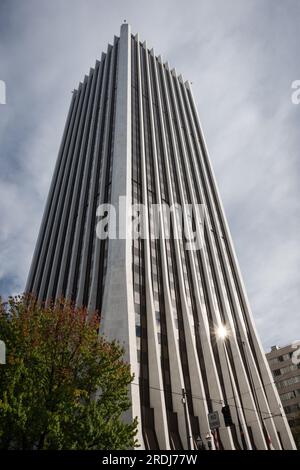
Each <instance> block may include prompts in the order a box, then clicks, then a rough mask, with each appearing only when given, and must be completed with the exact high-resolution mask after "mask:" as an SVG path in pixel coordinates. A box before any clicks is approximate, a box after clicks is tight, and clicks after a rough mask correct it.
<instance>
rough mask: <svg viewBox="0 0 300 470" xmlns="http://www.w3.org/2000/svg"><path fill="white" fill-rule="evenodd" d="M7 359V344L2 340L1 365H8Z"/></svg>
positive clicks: (0, 342) (0, 347)
mask: <svg viewBox="0 0 300 470" xmlns="http://www.w3.org/2000/svg"><path fill="white" fill-rule="evenodd" d="M5 359H6V358H5V343H4V341H1V339H0V364H6V360H5Z"/></svg>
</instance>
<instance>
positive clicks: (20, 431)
mask: <svg viewBox="0 0 300 470" xmlns="http://www.w3.org/2000/svg"><path fill="white" fill-rule="evenodd" d="M98 329H99V319H98V317H97V316H96V315H94V316H92V317H89V319H88V320H87V312H86V310H85V309H83V308H82V309H78V308H75V307H74V306H73V305H72V304H71V303H69V302H67V301H65V300H60V301H59V302H57V303H55V304H51V305H47V306H45V305H44V306H43V305H40V304H38V303H37V302H36V301H35V300H34V299H33V298H32V297H28V296H27V297H25V296H18V297H16V298H10V300H9V302H8V303H7V304H3V303H2V302H1V298H0V338H1V339H2V340H3V341H5V343H6V351H7V364H6V365H2V366H0V449H108V450H113V449H127V448H129V447H133V446H134V445H136V441H135V435H136V426H137V422H136V420H135V421H134V422H133V423H131V424H125V423H124V422H123V421H122V419H121V415H122V414H123V413H124V412H125V411H126V410H127V409H128V408H129V407H130V401H129V399H128V385H129V384H130V383H131V381H132V379H133V377H132V375H131V374H130V368H129V365H128V364H126V363H125V362H124V361H123V359H122V356H123V350H122V349H121V347H120V346H119V344H118V343H116V342H111V343H110V342H108V341H107V340H105V339H104V338H103V337H101V336H100V337H99V335H98Z"/></svg>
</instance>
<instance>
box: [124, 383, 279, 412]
mask: <svg viewBox="0 0 300 470" xmlns="http://www.w3.org/2000/svg"><path fill="white" fill-rule="evenodd" d="M131 384H132V385H137V386H138V387H139V386H140V384H138V383H136V382H131ZM149 388H151V389H152V390H157V391H158V392H164V393H170V394H172V395H178V396H180V397H182V393H179V392H174V391H171V390H166V389H163V388H158V387H153V386H150V385H149ZM186 396H187V397H191V398H194V399H196V400H202V401H206V402H207V401H208V400H207V398H203V397H198V396H197V395H192V394H191V393H187V392H186ZM232 398H233V397H229V398H228V400H230V399H232ZM210 401H212V402H214V403H217V404H218V405H223V404H224V400H221V399H217V398H210ZM227 404H228V403H227ZM228 406H230V407H231V408H238V409H241V410H246V411H252V412H255V413H257V409H255V408H246V407H244V406H238V405H237V406H235V405H229V404H228ZM261 413H264V414H266V415H268V416H267V418H265V419H268V418H275V417H277V416H282V415H281V414H273V413H269V412H268V411H261Z"/></svg>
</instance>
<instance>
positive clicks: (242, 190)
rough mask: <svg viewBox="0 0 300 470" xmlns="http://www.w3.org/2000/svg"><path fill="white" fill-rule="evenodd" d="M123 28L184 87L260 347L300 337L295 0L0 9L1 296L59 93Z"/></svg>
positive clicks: (40, 175)
mask: <svg viewBox="0 0 300 470" xmlns="http://www.w3.org/2000/svg"><path fill="white" fill-rule="evenodd" d="M124 19H126V20H127V21H128V22H129V23H130V24H131V26H132V31H133V32H134V33H136V32H139V33H140V36H141V39H142V40H147V41H148V44H149V46H153V47H154V49H155V52H156V53H157V54H162V56H163V58H164V59H165V60H168V61H169V62H170V65H171V66H172V67H176V70H177V72H178V73H182V74H183V77H184V78H185V79H189V80H191V81H192V82H193V88H194V94H195V96H196V101H197V104H198V110H199V114H200V118H201V121H202V125H203V128H204V133H205V135H206V139H207V143H208V147H209V151H210V156H211V159H212V162H213V166H214V169H215V172H216V176H217V180H218V184H219V188H220V192H221V196H222V199H223V203H224V206H225V210H226V214H227V217H228V220H229V225H230V229H231V233H232V236H233V240H234V244H235V248H236V251H237V255H238V258H239V262H240V266H241V270H242V273H243V277H244V281H245V284H246V288H247V292H248V295H249V298H250V302H251V306H252V310H253V314H254V317H255V321H256V325H257V327H258V330H259V333H260V336H261V339H262V342H263V345H264V347H265V349H266V350H268V349H269V347H270V346H271V345H273V344H280V345H284V344H287V343H288V342H290V341H292V340H296V339H300V320H299V313H300V308H299V307H300V268H299V267H300V246H299V232H300V185H299V182H300V159H299V153H300V151H299V149H300V145H299V144H300V132H299V131H300V105H295V104H292V101H291V93H292V89H291V83H292V82H293V81H294V80H296V79H300V62H299V45H300V1H299V0H280V1H279V0H257V1H255V0H221V1H217V0H214V1H213V0H194V1H189V0H186V1H174V0H172V1H165V0H159V1H156V0H150V1H149V0H147V1H143V0H134V1H127V0H122V1H113V0H110V1H101V0H61V1H58V0H51V1H44V0H36V1H34V0H23V1H21V0H19V1H16V0H0V80H4V81H5V82H6V87H7V104H6V105H0V143H1V146H0V220H1V223H0V294H2V296H7V295H9V294H16V293H20V292H22V291H23V289H24V286H25V281H26V277H27V273H28V270H29V265H30V261H31V257H32V253H33V249H34V245H35V241H36V238H37V233H38V229H39V225H40V222H41V218H42V213H43V208H44V205H45V199H46V196H47V192H48V188H49V185H50V179H51V176H52V172H53V169H54V164H55V160H56V157H57V152H58V147H59V143H60V139H61V136H62V132H63V126H64V122H65V118H66V114H67V110H68V107H69V103H70V99H71V91H72V89H73V88H74V87H77V85H78V82H79V81H80V80H81V79H82V78H83V76H84V74H85V73H87V72H88V71H89V68H90V67H91V66H94V64H95V60H96V59H97V58H98V59H99V58H100V56H101V52H102V51H103V50H106V47H107V43H108V42H112V41H113V36H114V34H116V35H118V34H119V28H120V24H121V23H122V22H123V20H124Z"/></svg>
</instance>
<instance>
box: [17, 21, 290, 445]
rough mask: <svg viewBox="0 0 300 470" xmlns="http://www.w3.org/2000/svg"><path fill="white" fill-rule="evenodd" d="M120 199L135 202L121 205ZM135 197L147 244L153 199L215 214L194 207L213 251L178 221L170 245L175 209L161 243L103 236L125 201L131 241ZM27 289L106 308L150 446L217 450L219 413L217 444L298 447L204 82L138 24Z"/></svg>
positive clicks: (68, 158)
mask: <svg viewBox="0 0 300 470" xmlns="http://www.w3.org/2000/svg"><path fill="white" fill-rule="evenodd" d="M216 112H217V110H216ZM120 196H125V197H126V198H127V199H126V201H127V206H123V207H119V197H120ZM131 201H132V202H134V203H138V202H142V203H144V204H145V207H146V217H145V219H144V220H145V222H146V227H145V228H146V234H150V233H151V234H152V233H153V232H154V231H155V228H156V226H155V223H154V220H155V219H154V220H153V218H151V217H150V216H149V217H148V215H149V214H150V210H151V207H152V204H153V203H156V204H158V205H159V207H162V205H163V204H167V205H170V206H173V204H174V203H177V204H179V205H180V206H183V205H184V203H188V204H190V205H191V206H192V207H193V209H194V210H195V208H196V206H197V204H200V203H201V204H203V205H205V210H206V218H205V220H204V223H203V220H201V217H200V215H199V214H198V215H195V211H194V212H193V215H192V219H188V220H190V221H191V220H192V225H191V224H187V227H188V229H189V231H190V230H195V229H197V231H198V232H199V233H201V230H202V229H203V230H204V240H203V241H204V247H203V248H201V249H198V250H193V249H191V250H188V249H186V240H182V239H180V237H177V236H176V234H177V232H178V230H179V221H178V220H177V217H176V216H174V214H175V213H174V212H173V214H172V217H171V221H172V225H171V229H170V230H171V237H170V238H169V239H168V238H167V237H166V219H165V218H164V216H163V214H162V213H160V215H159V222H160V223H161V224H162V230H161V233H160V237H159V238H158V239H150V240H149V238H147V237H144V238H143V239H137V240H132V237H130V236H124V237H123V238H121V237H117V238H116V239H112V238H109V239H104V240H103V239H100V238H98V237H97V236H96V227H97V230H98V228H99V219H100V217H99V216H100V215H101V210H99V211H97V213H96V209H97V207H98V206H99V204H102V203H110V204H113V205H114V207H115V208H116V212H117V215H118V216H119V217H120V220H118V222H117V229H119V228H121V227H122V228H123V229H125V231H126V232H125V233H126V234H128V233H129V234H130V231H129V230H130V220H131V219H130V218H129V217H126V215H128V210H129V207H130V206H131ZM148 212H149V213H148ZM102 215H105V214H103V213H102ZM188 234H189V233H188ZM174 235H175V236H174ZM26 290H27V291H28V292H33V293H34V294H35V295H36V296H37V297H38V299H39V300H41V301H44V300H48V299H51V298H58V297H60V296H62V295H63V296H66V297H68V298H71V299H73V300H74V301H76V303H77V304H78V305H86V306H88V308H89V310H90V311H93V310H94V309H98V310H99V311H100V312H101V315H102V331H103V332H104V333H105V334H106V335H107V336H108V337H109V338H117V339H119V340H120V341H121V343H122V344H123V345H124V348H125V358H126V359H127V360H128V361H129V362H130V364H131V368H132V372H133V373H134V374H135V379H134V381H133V384H132V385H131V387H130V395H131V400H132V408H131V410H130V413H128V416H127V419H132V418H133V417H134V416H138V419H139V423H140V425H139V434H138V438H139V441H140V443H141V447H142V448H143V447H145V448H147V449H157V448H160V449H170V448H171V449H181V448H185V449H186V448H194V447H195V445H196V443H197V442H198V443H199V442H201V441H200V437H201V439H202V441H203V442H206V438H207V433H208V432H209V421H208V413H210V412H213V411H217V412H218V413H219V417H220V420H221V426H220V427H219V429H218V430H217V431H215V432H214V433H213V434H214V440H213V442H212V443H211V445H212V447H213V448H215V447H219V448H225V449H241V448H242V449H250V448H258V449H267V448H270V447H271V446H273V447H274V448H276V449H281V448H284V449H293V448H294V442H293V439H292V436H291V432H290V428H289V426H288V423H287V420H286V418H285V416H284V414H283V415H282V416H281V414H280V413H281V404H280V400H279V397H278V393H277V390H276V388H275V386H274V384H273V381H272V376H271V373H270V369H269V367H268V363H267V360H266V358H265V355H264V352H263V350H262V347H261V344H260V341H259V339H258V336H257V333H256V330H255V326H254V323H253V318H252V314H251V310H250V306H249V303H248V300H247V296H246V293H245V288H244V285H243V281H242V278H241V274H240V271H239V267H238V263H237V259H236V255H235V252H234V248H233V245H232V241H231V237H230V233H229V229H228V226H227V222H226V218H225V214H224V211H223V208H222V204H221V200H220V196H219V193H218V189H217V185H216V180H215V177H214V174H213V170H212V168H211V163H210V160H209V156H208V153H207V148H206V145H205V141H204V137H203V134H202V130H201V126H200V121H199V118H198V114H197V109H196V105H195V101H194V98H193V94H192V90H191V85H190V83H189V82H185V83H184V82H183V79H182V77H181V76H177V74H176V72H175V70H170V68H169V65H168V64H167V63H164V62H163V61H162V59H161V58H160V57H157V56H156V55H155V54H154V52H153V50H149V49H148V47H147V45H146V43H141V42H140V40H139V38H138V36H133V35H131V33H130V27H129V25H127V24H123V25H122V27H121V34H120V38H118V37H115V39H114V44H113V45H109V46H108V49H107V52H106V54H102V57H101V61H100V62H96V66H95V68H94V69H91V70H90V73H89V76H86V77H85V79H84V81H83V83H80V85H79V87H78V89H77V90H74V92H73V96H72V101H71V106H70V111H69V115H68V117H67V123H66V127H65V130H64V134H63V139H62V144H61V148H60V150H59V156H58V160H57V164H56V167H55V171H54V176H53V180H52V183H51V187H50V191H49V196H48V199H47V203H46V208H45V213H44V217H43V221H42V225H41V229H40V233H39V237H38V240H37V243H36V249H35V252H34V256H33V261H32V265H31V269H30V273H29V277H28V282H27V287H26ZM220 328H223V329H220ZM224 328H226V330H225V333H226V331H227V332H228V333H229V334H228V336H226V335H225V334H224ZM218 329H220V330H218ZM217 330H218V331H219V332H221V333H220V335H219V336H218V335H217ZM224 404H227V405H229V409H230V410H231V417H232V420H233V425H232V426H230V427H226V426H225V424H224V420H223V416H222V408H223V405H224ZM226 409H228V408H227V407H226ZM270 440H271V442H272V444H270ZM207 444H208V443H207Z"/></svg>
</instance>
